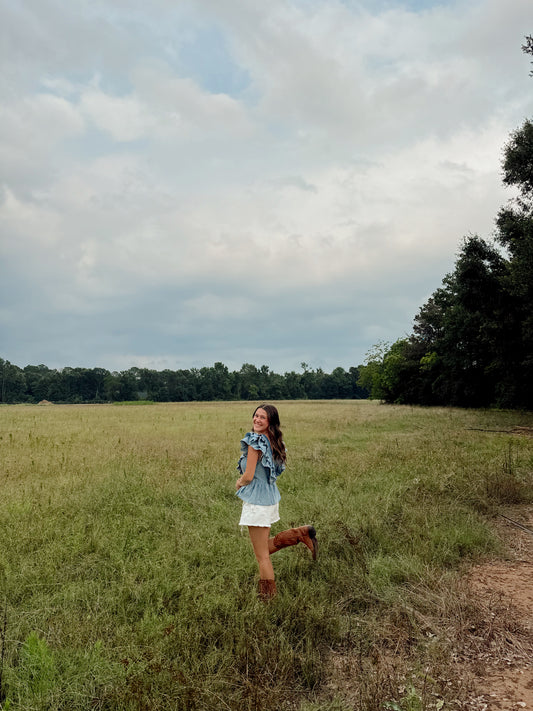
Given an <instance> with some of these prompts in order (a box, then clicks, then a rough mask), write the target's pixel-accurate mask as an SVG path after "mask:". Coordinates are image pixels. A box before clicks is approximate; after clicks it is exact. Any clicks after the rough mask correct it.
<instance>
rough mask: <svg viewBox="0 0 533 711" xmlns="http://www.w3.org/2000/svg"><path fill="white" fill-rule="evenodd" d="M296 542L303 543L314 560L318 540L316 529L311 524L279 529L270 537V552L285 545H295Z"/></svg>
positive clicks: (285, 546)
mask: <svg viewBox="0 0 533 711" xmlns="http://www.w3.org/2000/svg"><path fill="white" fill-rule="evenodd" d="M297 543H305V545H306V546H307V547H308V548H309V550H310V551H311V553H312V555H313V560H316V557H317V554H318V541H317V539H316V531H315V529H314V527H313V526H300V527H299V528H289V529H287V530H286V531H281V532H280V533H278V534H277V535H276V536H274V538H272V539H271V547H272V549H273V550H272V551H271V552H272V553H275V552H276V551H279V550H281V549H282V548H287V546H295V545H296V544H297Z"/></svg>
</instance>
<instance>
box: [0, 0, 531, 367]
mask: <svg viewBox="0 0 533 711" xmlns="http://www.w3.org/2000/svg"><path fill="white" fill-rule="evenodd" d="M0 9H1V22H0V25H1V29H0V34H1V40H2V41H1V49H0V58H1V67H2V69H1V75H0V90H1V96H2V102H1V107H0V172H1V174H0V181H1V188H0V221H1V222H0V229H1V233H0V239H1V244H0V250H1V252H0V258H1V279H0V298H1V302H0V332H1V334H2V336H1V347H0V357H3V358H6V359H8V360H10V361H11V362H12V363H15V364H17V365H19V366H21V367H23V366H25V365H27V364H39V363H44V364H45V365H48V366H49V367H58V368H60V367H63V366H86V367H97V366H99V367H104V368H107V369H109V370H124V369H127V368H130V367H132V366H140V367H144V366H146V367H150V368H155V369H158V370H159V369H163V368H171V369H178V368H189V367H193V366H194V367H201V366H204V365H212V364H213V363H214V362H215V361H222V362H223V363H225V364H226V365H227V366H228V367H229V368H230V369H238V368H240V366H241V365H242V364H243V363H254V364H255V365H258V366H260V365H263V364H266V365H268V366H270V367H271V368H272V369H273V370H275V371H277V372H285V371H288V370H298V369H299V367H300V363H301V362H302V361H305V362H306V363H308V364H309V365H310V366H311V367H313V368H316V367H321V368H323V369H324V370H326V371H328V372H329V371H331V370H332V369H333V368H335V367H337V366H342V367H345V368H349V367H350V366H352V365H358V364H360V363H362V362H363V360H364V357H365V353H366V352H367V351H368V350H369V349H370V348H371V347H372V345H373V344H375V343H377V342H378V341H383V340H384V341H389V342H391V341H394V340H396V339H397V338H401V337H403V336H404V335H406V334H407V333H410V331H411V327H412V322H413V317H414V316H415V314H416V312H417V311H418V309H419V308H420V306H422V304H423V303H424V302H425V301H426V299H427V298H428V297H429V296H430V294H431V293H432V292H433V291H434V290H435V289H436V288H438V287H439V286H440V284H441V281H442V278H443V277H444V275H445V274H446V273H447V272H449V271H450V270H451V269H452V268H453V264H454V262H455V258H456V254H457V250H458V248H459V246H460V242H461V239H462V237H463V236H464V235H467V234H470V233H477V234H479V235H480V236H482V237H486V238H489V237H490V236H491V234H492V232H493V229H494V218H495V216H496V213H497V211H498V209H499V207H501V205H503V204H504V203H505V201H506V200H507V199H508V198H509V197H510V196H511V195H510V193H509V191H507V190H505V189H504V188H503V187H502V185H501V156H502V148H503V145H504V144H505V142H506V141H507V139H508V137H509V134H510V132H511V131H513V130H514V129H515V128H517V127H518V126H519V125H520V124H521V123H522V122H523V120H524V119H525V118H526V117H530V116H531V108H532V102H531V98H532V95H533V94H532V92H533V79H531V78H530V77H529V70H530V64H529V62H528V57H527V56H526V55H524V54H523V53H522V51H521V45H522V44H523V43H524V41H525V40H524V38H525V36H526V35H528V34H531V33H532V32H533V7H532V4H531V0H506V1H505V2H502V0H453V1H448V0H441V1H440V2H432V1H431V0H427V1H424V0H376V1H372V0H360V1H356V0H344V1H341V0H305V1H304V0H269V2H267V3H260V2H253V1H252V0H190V1H189V2H187V1H182V2H176V1H175V0H152V1H151V2H149V3H141V2H136V1H134V0H72V1H71V2H65V1H64V0H63V1H62V2H61V1H60V0H0Z"/></svg>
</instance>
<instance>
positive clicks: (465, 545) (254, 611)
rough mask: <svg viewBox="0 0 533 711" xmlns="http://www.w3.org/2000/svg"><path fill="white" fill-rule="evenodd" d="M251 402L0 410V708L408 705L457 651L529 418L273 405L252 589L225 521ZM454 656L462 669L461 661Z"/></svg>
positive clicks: (450, 700)
mask: <svg viewBox="0 0 533 711" xmlns="http://www.w3.org/2000/svg"><path fill="white" fill-rule="evenodd" d="M253 408H254V404H253V403H242V402H239V403H176V404H161V405H147V406H144V407H136V406H121V407H119V406H116V405H95V406H83V405H76V406H75V405H73V406H69V405H62V406H55V405H54V406H5V407H2V408H0V423H1V425H0V446H1V452H2V464H1V472H0V492H1V494H0V674H1V679H0V687H1V688H0V708H1V709H3V711H5V710H7V709H10V711H15V710H17V711H22V710H23V711H32V710H35V711H38V710H39V711H40V710H43V711H44V710H45V709H46V710H52V709H65V710H68V711H75V710H77V709H80V710H82V709H83V710H89V709H109V710H111V709H113V710H117V711H118V710H120V711H130V710H132V711H133V710H135V711H140V710H143V711H144V710H152V709H153V710H157V711H166V710H169V711H170V710H172V711H174V710H175V711H181V710H184V711H185V710H187V711H189V710H190V711H196V710H198V711H206V710H210V709H213V710H215V709H216V710H217V711H218V710H221V711H223V710H225V709H227V710H231V711H233V710H235V711H248V710H249V711H288V710H289V709H291V710H295V711H348V710H349V709H358V710H361V711H372V710H374V709H375V710H376V711H377V710H378V709H380V710H382V709H389V710H391V711H421V710H423V709H432V708H434V709H442V708H455V706H453V704H454V703H455V702H456V700H459V701H460V700H461V698H465V695H467V694H468V680H465V679H464V678H463V677H462V676H461V674H459V673H457V670H458V667H457V659H456V656H454V653H455V651H454V650H455V645H456V642H457V639H458V638H459V637H460V635H461V630H463V629H464V628H465V626H468V624H470V623H471V620H472V619H474V618H475V615H476V606H475V600H472V599H471V598H470V597H469V596H468V594H467V592H466V591H465V590H464V588H463V587H462V584H461V572H462V571H463V570H464V569H465V567H466V566H468V565H469V564H471V562H472V561H474V560H478V559H480V558H482V557H484V556H487V555H491V554H493V553H495V552H498V549H499V546H500V543H499V540H498V538H497V536H496V535H495V533H494V529H493V527H492V525H491V524H492V519H493V517H494V515H495V514H496V513H497V512H498V511H499V510H500V507H502V506H509V505H513V504H519V503H521V502H525V501H531V499H532V491H533V487H532V484H533V439H531V438H528V437H520V436H517V435H515V434H512V433H511V431H512V430H513V428H515V427H517V426H523V427H525V426H529V427H531V426H533V415H532V414H531V413H529V414H528V413H518V412H501V411H472V410H456V409H436V408H433V409H424V408H411V407H400V406H397V407H396V406H383V405H380V404H377V403H375V402H366V401H326V402H323V401H320V402H303V401H300V402H282V403H279V410H280V415H281V420H282V427H283V430H284V434H285V440H286V443H287V447H288V454H289V459H288V468H287V471H286V472H285V473H284V474H283V476H282V477H281V478H280V480H279V486H280V490H281V493H282V501H281V517H282V518H281V521H280V522H279V523H278V524H276V525H275V526H274V528H273V532H274V533H275V532H276V531H278V530H282V529H283V528H287V527H289V526H291V525H301V524H304V523H313V524H314V525H315V527H316V529H317V532H318V536H319V540H320V556H319V560H318V561H317V562H316V563H313V561H312V560H311V558H310V556H309V554H308V551H307V549H306V548H305V547H304V546H298V547H297V548H293V549H288V550H284V551H281V552H279V553H277V554H276V556H275V557H274V558H273V562H274V568H275V570H276V577H277V582H278V590H279V595H278V597H277V598H276V599H275V600H274V601H272V602H271V603H270V604H267V605H265V604H263V603H261V602H259V601H258V599H257V597H256V584H257V575H256V563H255V559H254V557H253V554H252V551H251V547H250V543H249V540H248V537H247V534H246V533H245V532H241V531H240V529H239V527H238V526H237V521H238V516H239V513H240V502H239V500H238V499H237V498H236V497H235V494H234V482H235V479H236V476H237V473H236V462H237V459H238V456H239V439H240V437H242V436H243V435H244V433H245V432H246V431H247V430H248V429H250V422H251V414H252V411H253ZM454 665H455V666H454Z"/></svg>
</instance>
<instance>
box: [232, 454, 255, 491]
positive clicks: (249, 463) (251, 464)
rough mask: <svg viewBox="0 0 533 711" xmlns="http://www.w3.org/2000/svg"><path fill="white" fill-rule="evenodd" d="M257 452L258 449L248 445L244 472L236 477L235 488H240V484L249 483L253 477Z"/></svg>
mask: <svg viewBox="0 0 533 711" xmlns="http://www.w3.org/2000/svg"><path fill="white" fill-rule="evenodd" d="M259 454H260V452H259V450H257V449H254V448H253V447H251V446H250V445H248V452H247V454H246V470H245V472H244V474H243V475H242V476H240V477H239V478H238V479H237V483H236V484H235V488H236V489H240V488H241V486H246V484H249V483H250V482H251V481H252V479H253V478H254V473H255V468H256V466H257V462H258V461H259Z"/></svg>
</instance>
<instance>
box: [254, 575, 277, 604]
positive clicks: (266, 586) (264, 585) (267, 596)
mask: <svg viewBox="0 0 533 711" xmlns="http://www.w3.org/2000/svg"><path fill="white" fill-rule="evenodd" d="M258 592H259V597H260V599H261V600H263V601H264V602H266V601H267V600H272V598H273V597H276V594H277V590H276V581H275V580H260V581H259V590H258Z"/></svg>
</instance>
